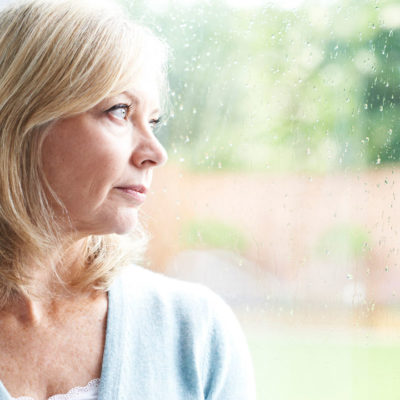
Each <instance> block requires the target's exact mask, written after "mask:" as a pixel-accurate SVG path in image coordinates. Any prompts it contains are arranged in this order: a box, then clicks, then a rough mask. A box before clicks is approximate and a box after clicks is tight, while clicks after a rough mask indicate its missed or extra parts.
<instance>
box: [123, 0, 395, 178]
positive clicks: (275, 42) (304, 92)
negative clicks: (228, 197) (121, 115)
mask: <svg viewBox="0 0 400 400" xmlns="http://www.w3.org/2000/svg"><path fill="white" fill-rule="evenodd" d="M125 2H127V3H128V7H129V10H131V12H132V15H133V16H134V18H135V19H136V20H139V21H141V22H142V23H144V24H145V25H147V26H149V27H150V28H152V29H153V30H155V31H156V32H157V34H158V35H159V36H160V37H162V38H164V39H165V40H166V41H167V43H168V44H169V46H170V48H171V50H172V58H171V65H170V82H171V91H170V99H171V101H172V112H171V117H170V118H169V122H168V125H167V126H166V127H165V128H163V133H162V136H163V138H162V140H163V141H164V143H165V144H166V145H167V147H168V149H169V153H170V157H171V158H175V159H176V160H177V161H180V162H182V163H183V164H184V165H186V166H187V167H189V168H194V169H198V170H199V169H200V170H227V169H229V170H248V171H271V170H273V171H276V170H280V171H285V170H289V171H290V170H292V171H293V170H296V171H302V170H303V171H314V172H326V171H332V170H337V169H344V168H351V169H360V168H364V167H367V166H375V167H376V168H379V166H380V165H383V164H385V163H393V162H398V161H399V160H400V127H399V124H398V121H399V118H400V6H399V4H398V2H397V1H396V0H380V1H378V0H336V1H334V0H331V1H323V2H322V1H308V2H307V1H305V2H303V3H302V5H301V6H299V7H298V8H297V9H293V10H287V9H283V8H279V6H278V5H276V4H279V3H278V2H277V3H274V4H275V5H274V4H269V5H268V3H266V5H264V6H259V7H252V8H251V7H248V8H234V7H232V6H230V5H229V4H228V3H225V2H223V1H222V0H221V1H217V0H215V1H211V0H208V1H201V0H198V1H190V2H184V1H179V0H175V1H173V0H171V1H170V2H168V3H165V2H164V3H160V2H152V1H145V0H137V1H135V2H134V3H132V1H131V0H125ZM161 4H164V6H161ZM165 4H167V5H165Z"/></svg>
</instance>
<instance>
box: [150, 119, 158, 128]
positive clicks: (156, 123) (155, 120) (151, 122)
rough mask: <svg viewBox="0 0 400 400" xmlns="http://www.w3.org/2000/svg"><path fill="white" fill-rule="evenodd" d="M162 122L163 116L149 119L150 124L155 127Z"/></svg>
mask: <svg viewBox="0 0 400 400" xmlns="http://www.w3.org/2000/svg"><path fill="white" fill-rule="evenodd" d="M160 122H161V117H158V118H153V119H151V120H150V121H149V124H150V125H151V126H152V127H153V128H155V127H157V126H158V125H160Z"/></svg>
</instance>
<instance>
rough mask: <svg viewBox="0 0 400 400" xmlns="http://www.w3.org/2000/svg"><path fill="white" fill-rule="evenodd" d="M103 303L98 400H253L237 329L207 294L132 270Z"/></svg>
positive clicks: (2, 392)
mask: <svg viewBox="0 0 400 400" xmlns="http://www.w3.org/2000/svg"><path fill="white" fill-rule="evenodd" d="M108 298H109V306H108V316H107V331H106V342H105V349H104V356H103V365H102V372H101V382H100V387H99V398H98V400H200V399H202V400H203V399H207V400H253V399H255V388H254V381H253V372H252V366H251V362H250V357H249V353H248V350H247V346H246V342H245V339H244V337H243V334H242V332H241V329H240V327H239V325H238V323H237V320H236V318H235V317H234V316H233V313H232V311H231V310H230V308H229V307H228V306H227V305H226V304H225V303H224V302H223V301H222V300H221V299H220V298H219V297H218V296H216V295H215V294H213V293H212V292H211V291H210V290H208V289H206V288H205V287H203V286H200V285H196V284H191V283H184V282H181V281H178V280H175V279H171V278H167V277H165V276H163V275H160V274H156V273H154V272H150V271H148V270H145V269H143V268H140V267H136V266H135V267H130V268H128V269H127V270H126V271H125V272H124V273H123V274H122V275H121V276H120V277H119V278H118V279H116V281H115V282H114V283H113V285H112V286H111V288H110V290H109V293H108ZM0 373H1V372H0ZM3 399H4V400H6V399H7V400H9V399H10V396H9V394H8V393H7V391H6V389H5V388H4V386H3V385H2V384H1V382H0V400H3Z"/></svg>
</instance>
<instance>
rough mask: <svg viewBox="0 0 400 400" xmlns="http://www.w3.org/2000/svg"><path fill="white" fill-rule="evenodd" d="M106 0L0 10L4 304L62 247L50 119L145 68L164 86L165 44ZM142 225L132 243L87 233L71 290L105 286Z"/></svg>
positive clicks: (43, 0) (121, 85)
mask: <svg viewBox="0 0 400 400" xmlns="http://www.w3.org/2000/svg"><path fill="white" fill-rule="evenodd" d="M108 4H109V5H108V6H105V5H102V6H101V7H99V6H98V5H97V6H94V5H93V4H92V3H91V2H87V1H86V2H85V1H82V0H79V1H76V0H60V1H54V0H53V1H51V0H28V1H20V2H18V3H15V4H14V5H11V6H9V7H7V8H5V9H3V10H2V11H0V306H1V305H2V304H5V303H6V302H7V301H9V300H10V296H13V295H14V294H17V293H22V292H24V293H25V294H29V292H30V291H29V282H30V278H31V273H32V271H31V270H30V269H31V268H32V265H35V268H37V267H42V268H49V266H48V264H45V262H46V261H47V262H48V254H51V252H54V250H55V249H59V248H60V246H61V242H60V227H59V226H58V224H57V222H56V218H55V216H54V212H53V210H52V208H51V207H50V205H49V199H48V198H47V197H48V196H46V182H45V180H44V179H43V176H42V175H43V174H41V165H40V160H41V145H42V142H43V138H44V136H45V132H46V128H47V127H48V126H49V124H50V123H51V122H52V121H54V120H55V119H58V118H61V117H66V116H71V115H74V114H77V113H81V112H84V111H86V110H88V109H90V108H92V107H93V106H95V105H96V104H98V103H99V102H100V101H101V100H102V99H104V98H106V97H108V96H111V95H115V94H118V93H121V92H122V91H124V90H125V89H126V88H127V87H129V85H131V84H132V82H134V79H135V76H137V74H138V73H139V72H140V71H141V70H143V69H146V70H148V69H149V68H150V69H153V71H154V74H155V75H154V76H155V77H156V79H157V80H158V84H159V86H160V90H163V89H164V90H165V87H166V79H165V76H166V73H165V61H166V53H167V52H166V46H165V45H164V44H163V43H162V42H161V41H160V40H159V39H157V38H156V37H155V36H154V35H153V34H152V33H151V32H150V31H149V30H147V29H146V28H144V27H141V26H138V25H136V24H134V23H133V22H131V21H130V20H128V19H127V18H126V17H124V15H123V13H122V11H121V9H120V8H119V7H118V6H116V4H115V3H113V2H110V0H109V1H108ZM110 4H111V5H110ZM153 71H152V72H153ZM47 190H49V188H47ZM50 192H51V188H50ZM47 193H48V191H47ZM53 195H54V194H53ZM141 231H142V230H141V229H138V230H137V232H136V239H135V242H134V243H132V242H130V244H129V246H126V245H125V246H124V245H123V242H124V238H121V237H117V236H116V235H106V236H90V237H88V238H87V240H86V243H85V248H84V251H83V253H84V256H85V268H84V269H83V270H82V271H81V272H80V274H79V276H76V277H75V278H74V280H73V282H69V285H70V287H74V288H76V289H77V290H85V289H88V288H95V289H99V290H100V289H103V290H105V289H107V287H108V286H109V284H110V282H111V281H112V279H113V277H114V276H115V274H116V272H117V271H118V270H119V268H120V267H121V266H122V265H124V264H126V263H128V258H129V257H128V255H129V251H128V250H127V247H130V248H131V249H133V250H135V251H134V253H135V254H136V255H137V254H139V253H140V250H141V249H143V246H144V243H145V242H146V240H145V237H144V235H143V231H142V233H141ZM55 264H56V263H54V265H53V267H52V268H53V270H54V271H53V272H54V274H55V276H58V275H59V274H58V272H59V271H57V270H56V266H55ZM60 279H61V278H60ZM64 283H65V282H64Z"/></svg>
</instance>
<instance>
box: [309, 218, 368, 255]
mask: <svg viewBox="0 0 400 400" xmlns="http://www.w3.org/2000/svg"><path fill="white" fill-rule="evenodd" d="M369 242H370V237H369V235H368V232H367V231H366V229H364V228H362V227H361V226H358V225H352V224H338V225H334V226H332V227H330V228H329V229H327V230H326V231H325V232H324V233H323V234H322V235H321V237H320V238H319V240H318V242H317V245H316V253H317V254H318V255H319V256H320V257H321V256H323V257H327V256H328V257H333V258H334V259H335V260H340V259H358V258H360V257H361V256H362V254H363V252H364V251H365V249H366V248H367V246H368V243H369Z"/></svg>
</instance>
